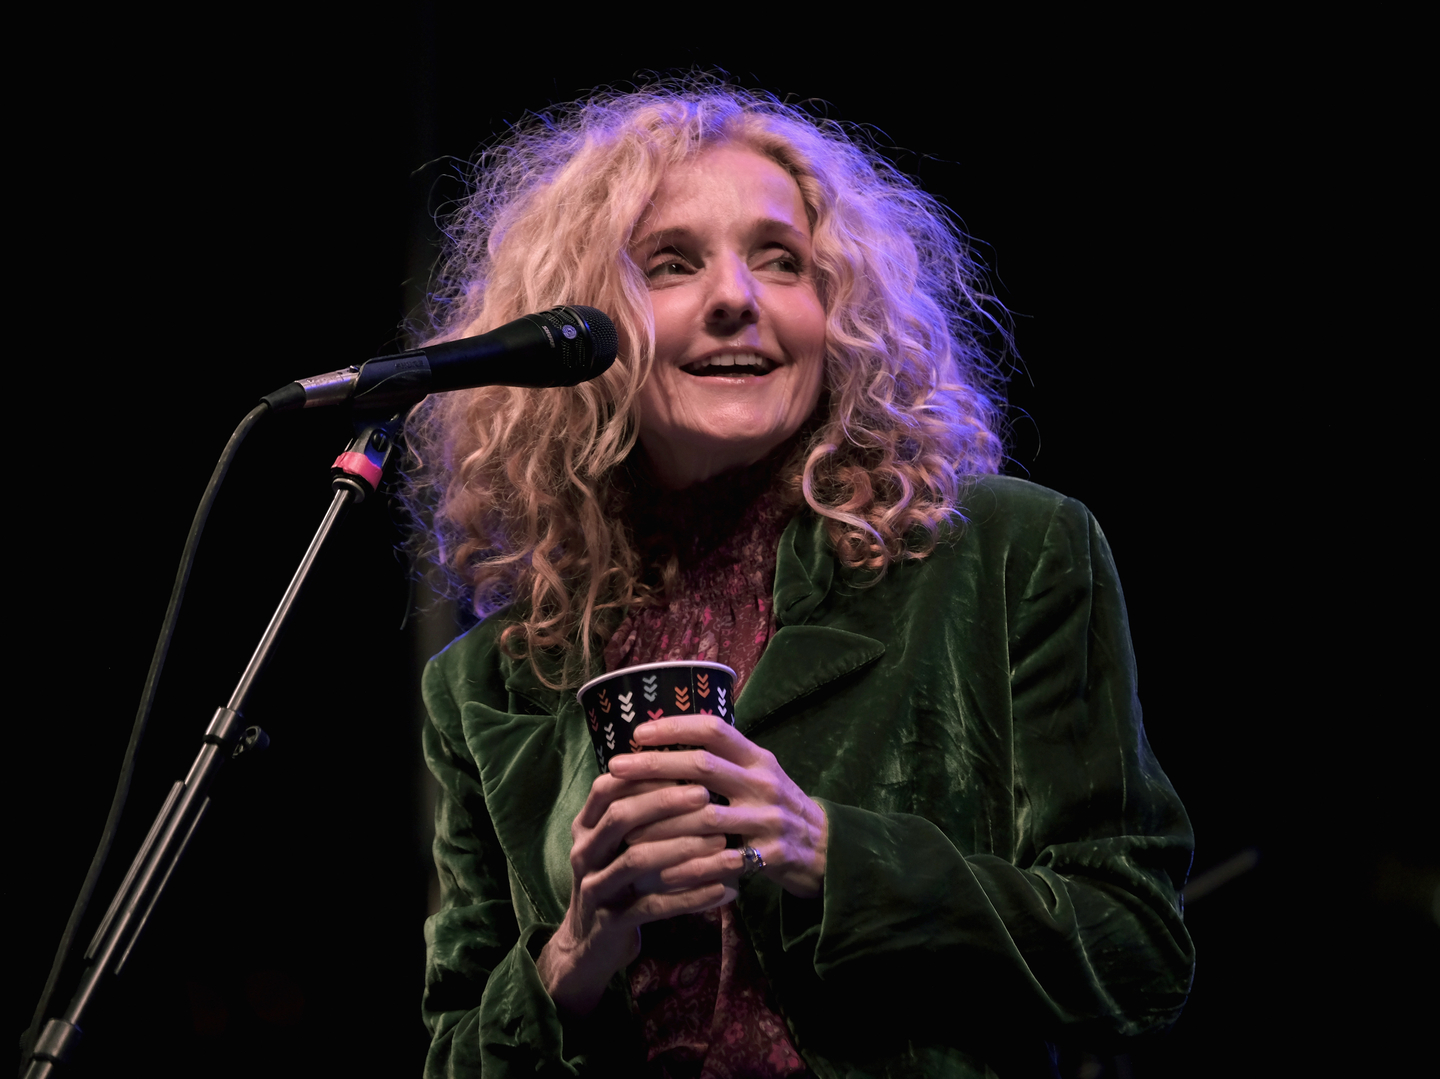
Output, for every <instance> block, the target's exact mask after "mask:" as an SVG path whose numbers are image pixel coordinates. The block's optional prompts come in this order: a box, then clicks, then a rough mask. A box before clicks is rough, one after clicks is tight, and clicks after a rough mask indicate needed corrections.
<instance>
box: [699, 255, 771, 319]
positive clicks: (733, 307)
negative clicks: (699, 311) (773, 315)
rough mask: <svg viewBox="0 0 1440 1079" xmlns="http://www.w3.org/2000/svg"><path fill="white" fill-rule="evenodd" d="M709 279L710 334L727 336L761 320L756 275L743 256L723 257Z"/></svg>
mask: <svg viewBox="0 0 1440 1079" xmlns="http://www.w3.org/2000/svg"><path fill="white" fill-rule="evenodd" d="M712 281H713V285H712V289H711V293H710V297H709V303H708V305H707V310H706V313H705V322H706V325H707V326H708V327H709V328H710V330H711V331H712V332H713V333H717V334H720V335H721V336H728V335H730V334H732V333H735V332H736V331H738V330H740V329H742V328H743V327H745V326H749V325H751V324H752V323H755V322H758V321H759V320H760V310H759V305H758V303H757V298H756V293H757V289H756V281H755V277H754V275H753V274H751V273H750V267H749V266H747V265H746V264H745V261H744V260H743V259H739V258H732V259H727V260H725V262H724V264H723V265H722V266H718V267H716V268H715V271H714V277H713V278H712Z"/></svg>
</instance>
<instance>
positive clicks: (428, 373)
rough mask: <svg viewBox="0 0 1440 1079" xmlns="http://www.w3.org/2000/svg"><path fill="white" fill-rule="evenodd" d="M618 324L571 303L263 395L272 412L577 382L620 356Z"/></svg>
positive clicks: (394, 403) (395, 403) (392, 404)
mask: <svg viewBox="0 0 1440 1079" xmlns="http://www.w3.org/2000/svg"><path fill="white" fill-rule="evenodd" d="M619 348H620V337H619V335H618V334H617V333H616V332H615V323H613V322H611V321H610V317H609V316H608V315H606V314H605V313H604V312H603V311H597V310H596V309H595V308H593V307H581V306H580V305H578V304H567V305H565V306H563V307H552V308H551V309H550V310H548V311H541V312H539V313H537V314H534V315H526V316H525V317H524V318H517V319H516V320H515V321H514V322H507V323H506V324H505V325H504V326H501V327H500V328H499V329H498V330H491V331H490V332H489V333H483V334H481V335H480V336H479V337H466V338H462V339H461V340H459V341H442V342H441V343H440V344H437V345H426V346H425V347H424V348H417V349H412V350H410V351H409V352H400V353H396V354H395V355H393V356H377V357H376V358H375V359H373V360H370V361H368V362H366V363H364V364H361V365H359V366H358V367H357V366H351V367H347V368H345V369H344V370H341V371H330V372H327V373H326V374H323V375H315V376H313V377H312V378H302V379H300V380H298V381H296V382H291V383H287V384H286V385H284V386H282V387H280V389H278V390H276V391H275V392H274V393H270V394H266V395H265V396H264V397H262V398H260V400H262V401H264V402H265V403H266V404H268V405H269V406H270V408H271V410H272V411H274V412H284V411H287V410H289V409H294V408H318V407H320V406H323V405H340V404H344V403H345V402H347V401H349V402H353V403H354V404H355V406H356V407H357V408H363V409H388V410H390V411H395V410H397V409H401V408H408V407H409V406H410V405H413V404H415V402H417V401H419V400H420V399H421V398H422V397H424V396H425V395H426V394H428V393H443V392H444V391H445V390H463V389H468V388H470V387H471V386H530V387H535V388H540V387H546V386H576V385H579V384H580V383H581V382H588V381H589V380H590V379H592V378H598V377H599V376H600V375H602V374H604V373H605V372H606V371H607V370H609V368H610V365H611V364H612V363H614V362H615V354H616V352H618V351H619Z"/></svg>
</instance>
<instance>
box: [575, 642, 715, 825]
mask: <svg viewBox="0 0 1440 1079" xmlns="http://www.w3.org/2000/svg"><path fill="white" fill-rule="evenodd" d="M575 696H576V697H577V698H578V699H579V701H580V707H581V708H583V709H584V710H585V722H586V723H587V724H588V725H589V727H590V741H591V742H592V743H593V744H594V746H595V758H596V760H598V761H599V762H600V771H601V772H608V771H610V761H611V760H613V759H614V758H615V756H616V755H617V754H620V753H635V752H639V751H640V750H641V749H642V748H645V749H669V750H675V749H694V748H695V747H694V746H647V747H642V746H640V745H639V744H638V743H636V742H635V740H634V734H635V728H636V727H638V726H639V725H640V724H641V723H649V722H650V721H651V720H652V719H659V718H660V717H661V716H689V715H706V716H719V717H720V718H721V719H723V720H724V721H725V722H726V723H729V724H730V725H731V726H734V724H735V712H734V708H735V672H734V671H732V670H731V669H730V668H729V667H727V666H725V665H724V664H723V663H706V662H703V661H701V660H681V661H676V662H673V663H642V664H640V665H639V666H637V667H622V668H621V669H620V670H618V671H611V672H610V673H609V674H607V675H604V676H602V677H600V678H595V679H592V680H591V681H589V682H586V683H585V684H584V685H583V686H581V687H580V691H579V692H578V693H576V694H575ZM711 797H712V798H714V797H718V796H716V795H713V794H712V795H711Z"/></svg>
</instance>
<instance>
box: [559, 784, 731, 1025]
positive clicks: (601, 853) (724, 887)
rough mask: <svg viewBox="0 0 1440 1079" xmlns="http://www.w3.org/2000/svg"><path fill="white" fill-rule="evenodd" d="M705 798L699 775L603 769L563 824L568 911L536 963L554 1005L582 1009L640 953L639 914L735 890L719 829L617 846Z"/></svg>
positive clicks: (714, 899) (678, 908) (715, 901)
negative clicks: (638, 777)
mask: <svg viewBox="0 0 1440 1079" xmlns="http://www.w3.org/2000/svg"><path fill="white" fill-rule="evenodd" d="M709 799H710V793H709V791H707V790H706V789H705V788H704V787H702V786H700V785H699V784H695V783H690V784H684V785H678V786H677V785H676V784H675V783H673V782H668V781H653V780H652V781H648V782H636V781H633V780H623V779H617V778H616V777H614V776H611V775H602V776H600V777H599V778H598V779H596V780H595V782H594V783H593V784H592V785H591V787H590V796H589V798H587V799H586V800H585V806H584V808H583V809H581V810H580V814H579V815H578V816H577V817H576V818H575V821H574V823H572V824H571V826H570V835H571V839H572V845H571V848H570V868H571V871H572V873H573V874H574V881H573V884H572V886H571V889H570V907H569V909H568V910H567V911H566V912H565V920H564V921H563V922H561V924H560V928H559V929H557V930H556V931H555V934H554V936H552V937H551V938H550V940H549V942H548V943H547V944H546V945H545V947H544V948H543V949H542V950H541V952H540V956H539V959H538V960H537V961H536V967H537V968H538V969H539V973H540V980H541V982H542V983H543V984H544V986H545V989H546V991H547V992H548V993H549V994H550V996H551V999H553V1000H554V1001H555V1003H556V1005H557V1006H558V1007H560V1008H562V1009H564V1010H565V1011H568V1012H571V1013H573V1014H576V1015H586V1014H588V1013H589V1012H591V1011H592V1010H593V1009H594V1008H595V1005H596V1004H598V1003H599V1002H600V997H601V995H602V994H603V993H604V992H605V986H606V985H607V984H608V983H609V981H610V978H611V977H612V976H613V975H614V974H615V972H616V971H617V970H619V969H620V968H621V967H623V966H625V965H626V964H627V963H631V962H633V961H634V960H635V957H636V956H638V955H639V954H640V927H641V926H642V925H644V924H645V923H646V922H654V921H659V920H661V919H663V918H673V917H675V916H676V915H679V914H692V913H695V912H696V911H702V910H708V909H710V908H711V907H718V906H720V905H721V904H722V903H726V902H729V901H730V900H732V899H734V898H735V895H736V891H735V888H734V881H735V872H734V868H733V867H731V866H730V865H729V861H727V860H726V859H725V858H724V853H725V839H724V837H723V836H719V835H707V836H681V837H678V838H675V839H667V840H660V841H655V842H647V843H637V844H636V845H634V846H632V847H628V848H626V849H625V850H624V851H623V852H622V851H621V850H620V847H621V844H622V842H623V841H624V838H625V836H626V835H628V834H629V833H631V832H633V831H635V830H636V829H637V828H641V827H644V826H645V825H647V824H653V823H655V822H656V821H662V820H666V819H668V818H670V817H679V816H683V815H685V814H687V813H694V812H695V811H696V810H698V809H699V808H701V807H702V806H704V805H705V804H706V803H707V802H708V801H709Z"/></svg>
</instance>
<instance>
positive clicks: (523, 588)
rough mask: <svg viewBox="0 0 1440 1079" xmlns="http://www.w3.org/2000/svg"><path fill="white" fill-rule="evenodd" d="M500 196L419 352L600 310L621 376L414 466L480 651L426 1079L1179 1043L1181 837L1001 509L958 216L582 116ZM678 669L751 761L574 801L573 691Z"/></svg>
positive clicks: (1138, 732) (1060, 587)
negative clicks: (721, 684)
mask: <svg viewBox="0 0 1440 1079" xmlns="http://www.w3.org/2000/svg"><path fill="white" fill-rule="evenodd" d="M486 165H487V166H488V167H487V168H486V170H485V171H484V172H483V173H482V179H481V185H480V186H479V188H478V189H477V191H476V192H475V194H474V196H473V197H472V198H471V199H470V201H469V202H468V203H467V204H466V206H465V207H464V208H463V210H462V212H461V214H460V215H459V216H458V218H457V234H456V246H455V254H454V258H453V259H452V262H451V263H450V269H449V275H450V276H449V288H450V291H449V292H448V293H446V294H444V295H443V297H442V298H443V301H444V302H443V303H442V304H441V305H440V312H441V323H442V326H441V334H440V336H441V337H458V336H463V335H466V334H472V333H479V332H483V331H485V330H487V329H489V328H491V327H493V326H496V325H499V324H501V323H503V322H505V321H508V320H509V319H511V318H514V317H517V316H519V315H521V314H524V313H526V312H528V311H532V310H538V309H541V308H544V307H547V306H551V305H553V304H556V303H560V302H574V303H587V304H593V305H594V306H597V307H600V308H601V309H603V310H606V311H609V312H611V313H612V314H613V315H614V317H615V321H616V323H617V325H618V327H619V329H620V334H621V353H620V357H619V359H618V360H617V362H616V364H615V366H614V367H613V368H612V369H611V370H610V371H609V372H608V373H607V374H606V375H605V376H604V377H602V378H601V379H599V380H597V381H595V382H593V383H589V384H586V385H584V386H580V387H576V388H574V389H567V390H553V391H545V392H538V393H537V392H535V391H526V390H504V389H484V390H474V391H468V392H466V393H457V394H449V395H443V396H441V397H437V398H433V399H431V400H430V401H428V402H427V403H426V404H425V406H423V407H422V409H421V410H420V413H419V414H418V416H417V417H416V421H415V422H414V423H413V424H412V440H413V443H414V445H415V447H416V452H417V457H418V459H419V462H420V465H419V467H418V468H417V473H416V474H417V477H418V478H417V498H429V499H430V502H431V504H432V506H433V507H434V508H433V514H434V519H435V522H436V531H437V535H438V537H439V542H440V548H441V551H442V553H443V558H444V560H445V562H446V564H447V565H449V566H450V567H451V569H452V570H453V571H455V572H456V574H457V575H458V576H459V577H460V578H461V579H462V581H463V583H464V584H465V585H466V586H467V587H468V588H469V589H470V590H471V594H472V595H473V597H474V602H475V606H476V609H477V611H478V612H479V613H482V614H487V613H488V615H489V617H487V618H486V619H485V620H484V621H483V622H482V623H481V624H480V625H479V626H477V627H476V628H475V629H474V630H472V631H471V632H470V633H469V634H467V635H466V636H464V637H462V638H461V639H460V640H458V641H457V642H455V643H454V644H452V645H451V646H450V648H448V649H447V650H446V651H445V652H444V653H442V654H441V655H440V656H438V657H436V659H435V660H434V661H433V662H432V663H431V665H430V667H429V668H428V670H427V673H426V680H425V693H426V701H427V704H428V706H429V708H430V711H431V717H432V723H431V725H430V728H429V730H428V732H427V741H426V751H427V757H428V759H429V761H430V764H431V767H432V769H433V770H434V772H435V774H436V776H437V777H438V778H439V780H440V782H441V784H442V786H443V789H444V797H443V799H442V803H441V806H440V809H439V812H438V816H437V837H436V860H437V865H438V867H439V871H440V876H441V884H442V894H443V897H444V900H443V907H442V910H441V912H440V913H439V914H437V915H436V916H435V917H433V918H432V919H431V920H430V921H429V922H428V923H427V941H428V943H429V947H430V957H429V966H428V973H427V991H426V1001H425V1010H426V1017H427V1021H428V1022H429V1024H430V1026H431V1029H432V1031H433V1033H434V1042H433V1047H432V1052H431V1057H430V1060H429V1064H428V1068H429V1071H430V1073H432V1074H437V1075H441V1074H447V1075H449V1074H453V1075H462V1074H464V1075H476V1074H481V1073H482V1072H483V1074H485V1075H490V1074H511V1073H515V1074H521V1073H524V1074H532V1073H535V1072H537V1071H542V1072H547V1073H549V1072H554V1073H556V1074H572V1073H574V1072H575V1071H581V1072H584V1071H587V1070H588V1071H590V1072H592V1073H595V1074H640V1073H643V1072H644V1071H645V1070H646V1068H647V1066H648V1068H649V1070H650V1071H651V1072H652V1073H655V1074H666V1075H677V1076H678V1075H706V1076H721V1075H727V1076H728V1075H737V1076H738V1075H789V1074H807V1073H813V1074H817V1075H824V1076H834V1075H880V1074H885V1075H956V1076H981V1075H991V1074H997V1073H998V1074H1000V1075H1002V1076H1010V1075H1027V1074H1040V1075H1043V1074H1050V1073H1052V1072H1053V1064H1052V1063H1051V1059H1052V1058H1051V1053H1050V1051H1049V1047H1048V1045H1047V1039H1053V1038H1056V1037H1059V1036H1062V1035H1064V1034H1065V1032H1066V1031H1067V1030H1068V1031H1071V1032H1080V1033H1081V1034H1082V1035H1084V1036H1093V1035H1095V1034H1114V1033H1120V1034H1133V1033H1139V1032H1142V1031H1145V1030H1150V1029H1154V1028H1158V1027H1163V1026H1164V1025H1165V1024H1167V1023H1169V1022H1171V1021H1173V1019H1174V1017H1175V1016H1176V1015H1177V1014H1178V1011H1179V1008H1180V1006H1181V1004H1182V1003H1183V1001H1184V997H1185V994H1186V992H1187V990H1188V986H1189V980H1190V975H1191V969H1192V952H1191V949H1190V944H1189V939H1188V937H1187V936H1186V933H1185V930H1184V926H1183V924H1182V921H1181V916H1180V910H1179V902H1178V898H1177V889H1178V888H1179V887H1180V885H1181V884H1182V883H1183V877H1184V874H1185V872H1186V870H1187V868H1188V864H1189V851H1190V845H1191V838H1190V831H1189V825H1188V822H1187V820H1186V818H1185V814H1184V810H1183V808H1182V807H1181V806H1180V804H1179V802H1178V800H1177V799H1176V798H1175V795H1174V792H1173V790H1172V789H1171V787H1170V785H1169V783H1168V781H1167V780H1166V779H1165V777H1164V774H1163V773H1162V772H1161V771H1160V769H1159V766H1158V765H1157V764H1156V763H1155V761H1154V759H1153V757H1152V756H1151V755H1150V753H1149V749H1148V746H1147V745H1146V742H1145V739H1144V733H1143V730H1142V728H1141V726H1140V718H1139V708H1138V704H1137V703H1136V700H1135V696H1134V670H1133V660H1132V657H1131V651H1130V643H1129V637H1128V630H1127V627H1126V623H1125V614H1124V607H1123V601H1122V599H1121V596H1120V591H1119V584H1118V581H1117V580H1116V578H1115V574H1114V569H1113V566H1112V564H1111V560H1110V556H1109V552H1108V548H1107V547H1106V545H1105V542H1104V538H1103V536H1102V535H1101V533H1100V531H1099V529H1098V527H1097V526H1096V525H1095V523H1094V521H1093V519H1091V518H1090V516H1089V515H1088V513H1087V512H1086V511H1085V510H1084V508H1083V507H1081V506H1079V505H1078V504H1077V503H1074V502H1072V501H1069V500H1067V499H1064V498H1062V497H1061V496H1058V495H1055V494H1054V493H1052V492H1049V491H1045V490H1043V489H1041V488H1037V487H1034V486H1032V485H1029V484H1025V483H1022V482H1019V481H1013V480H1005V479H1001V478H999V477H996V476H995V475H994V473H995V471H996V470H997V466H998V462H999V460H1000V453H1001V451H1000V444H999V440H998V439H997V437H996V435H995V434H994V431H995V427H996V400H995V397H994V396H993V395H992V394H991V393H990V392H989V391H988V390H987V385H988V384H989V383H990V382H991V381H992V380H991V379H990V378H989V377H988V376H989V375H990V374H991V371H992V368H991V367H990V365H989V364H988V363H987V361H986V360H985V351H984V349H983V347H982V346H983V343H984V339H985V328H986V327H987V325H989V320H987V318H986V317H985V315H984V312H983V310H982V308H981V301H982V300H983V296H981V295H980V293H979V292H978V290H977V289H976V287H975V285H974V280H975V278H974V274H973V272H972V266H971V264H970V262H969V260H968V258H967V256H966V254H965V251H964V249H963V246H962V245H961V244H960V243H959V241H958V240H957V238H956V237H955V235H954V233H953V231H952V230H951V228H950V227H949V226H948V224H947V222H946V220H945V218H944V216H943V214H942V212H941V211H939V209H938V208H937V207H936V205H935V204H934V203H933V201H932V200H930V199H929V198H928V197H926V196H925V195H923V194H922V193H921V192H919V191H917V190H916V189H915V188H914V187H913V185H911V184H909V183H908V181H906V180H904V179H903V178H902V177H899V176H898V175H896V174H895V173H894V172H893V171H892V170H891V169H889V168H888V167H887V166H885V165H884V164H883V163H882V162H880V161H879V160H878V159H876V158H874V157H873V156H872V155H870V154H868V153H867V152H866V151H864V150H863V149H861V148H860V147H858V146H857V145H856V144H855V143H854V142H852V141H851V140H850V139H848V138H847V137H846V136H845V135H844V133H843V132H841V131H839V130H838V129H836V128H834V127H832V126H828V125H827V126H824V127H821V126H819V125H816V124H815V123H814V122H812V121H810V120H809V119H808V118H806V117H805V116H804V115H803V114H800V113H798V112H797V111H796V110H793V109H789V108H786V107H784V106H781V105H780V104H778V103H777V102H775V101H773V100H771V99H768V98H763V97H759V96H754V95H749V94H745V93H743V92H739V91H735V90H733V89H730V88H720V87H713V86H701V87H699V88H693V87H692V88H680V89H674V88H672V87H668V86H662V87H659V88H654V89H651V90H647V91H642V92H639V93H635V94H630V95H624V96H616V97H611V98H607V99H600V100H595V101H592V102H589V103H587V104H585V105H584V106H581V107H577V108H576V109H575V110H573V112H572V113H571V114H570V115H569V116H568V117H566V118H562V119H560V120H556V119H554V118H546V120H545V122H544V123H543V124H536V125H534V126H532V127H530V128H528V129H525V130H523V131H521V132H520V133H518V134H517V135H515V136H514V137H512V139H511V140H510V141H509V143H508V144H507V145H506V147H504V148H503V149H502V150H499V151H496V152H495V153H493V154H492V155H491V158H490V160H489V161H487V162H486ZM677 658H702V659H711V660H719V661H720V662H724V663H728V664H729V665H731V666H732V667H735V668H736V670H737V673H738V675H739V678H740V680H741V682H740V684H741V686H742V690H741V692H740V695H739V697H738V700H737V705H736V709H735V714H736V725H735V727H734V728H733V729H732V728H729V727H727V726H725V725H724V724H722V723H719V722H717V721H715V720H713V719H711V718H708V717H667V718H664V719H661V720H657V721H655V722H653V723H649V724H645V725H643V726H641V727H640V728H638V729H637V733H636V738H637V739H638V740H639V741H640V742H641V743H642V744H646V745H651V746H659V745H667V744H677V743H679V744H687V745H694V746H700V747H702V748H701V749H699V750H694V751H689V752H671V753H663V754H662V753H639V754H633V755H630V756H627V757H622V758H620V759H617V760H616V762H615V763H614V765H613V767H612V770H611V773H610V774H609V775H606V776H600V775H598V774H597V770H596V765H595V762H594V757H593V754H592V753H591V750H590V746H589V739H588V731H587V729H586V726H585V722H584V718H583V716H582V714H581V712H580V709H579V707H578V705H577V704H576V703H575V700H574V695H573V690H574V688H575V687H576V686H577V685H578V684H579V683H580V682H581V681H583V680H584V679H585V678H586V677H589V676H591V675H593V674H594V673H597V672H599V671H600V670H602V669H614V668H616V667H619V666H626V665H629V664H633V663H640V662H648V661H654V660H661V659H677ZM677 781H679V782H677ZM707 788H708V789H710V790H714V791H716V792H718V793H720V794H723V795H725V796H726V798H727V799H728V802H729V804H728V805H711V804H710V801H709V799H708V797H707V795H706V789H707ZM727 836H734V837H739V838H740V840H741V842H740V843H739V844H738V845H737V844H729V845H727V838H726V837H727ZM642 927H643V929H642ZM647 1062H648V1065H647Z"/></svg>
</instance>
